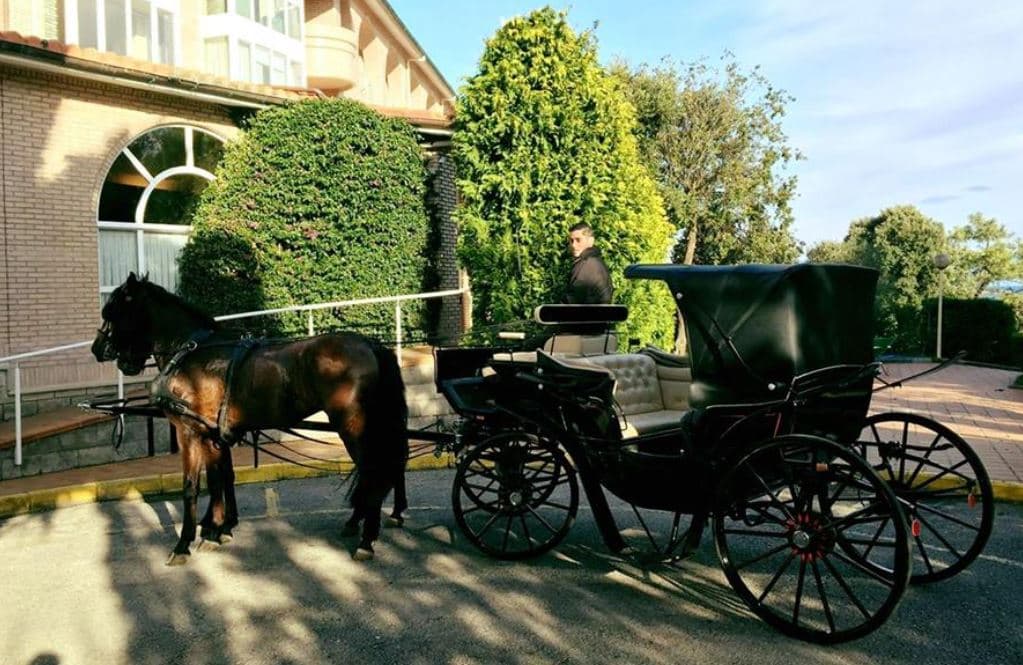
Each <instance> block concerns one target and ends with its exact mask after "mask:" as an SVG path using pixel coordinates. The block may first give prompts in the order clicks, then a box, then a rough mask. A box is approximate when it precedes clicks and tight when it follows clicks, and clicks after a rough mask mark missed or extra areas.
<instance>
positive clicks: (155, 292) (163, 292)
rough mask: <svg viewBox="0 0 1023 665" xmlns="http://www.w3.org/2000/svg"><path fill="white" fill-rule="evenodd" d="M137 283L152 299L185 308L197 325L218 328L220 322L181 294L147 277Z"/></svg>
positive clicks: (211, 328)
mask: <svg viewBox="0 0 1023 665" xmlns="http://www.w3.org/2000/svg"><path fill="white" fill-rule="evenodd" d="M139 284H140V285H144V286H145V288H146V290H147V291H148V292H149V295H150V296H152V297H153V299H154V300H156V301H157V302H159V303H160V304H162V305H173V306H175V307H177V308H179V309H183V310H185V313H186V314H187V315H189V316H190V317H191V318H193V319H195V320H196V322H197V323H198V324H199V325H201V326H203V327H205V328H209V329H210V330H219V329H220V324H219V323H217V321H216V320H215V319H214V318H213V317H212V316H210V315H209V314H207V313H206V312H204V311H203V310H202V309H200V308H199V307H196V306H195V305H193V304H192V303H190V302H188V301H187V300H185V299H184V298H182V297H181V296H178V295H175V294H173V293H171V292H170V291H168V290H167V289H165V288H163V287H162V286H160V285H159V284H154V283H153V282H150V281H149V280H148V279H142V280H140V281H139Z"/></svg>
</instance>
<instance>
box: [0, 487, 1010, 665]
mask: <svg viewBox="0 0 1023 665" xmlns="http://www.w3.org/2000/svg"><path fill="white" fill-rule="evenodd" d="M451 477H452V474H451V472H448V471H426V472H419V473H412V474H409V483H410V488H409V494H410V500H411V503H412V509H411V511H410V519H409V521H408V523H407V525H406V528H405V529H404V530H400V531H398V530H388V531H386V532H385V533H384V536H383V540H382V541H381V542H380V544H379V545H378V546H377V558H376V559H375V560H374V561H372V562H369V563H356V562H354V561H353V560H352V558H351V555H350V552H351V550H352V548H354V546H355V542H354V541H352V540H344V539H342V538H340V537H339V530H340V525H341V522H342V520H343V518H344V517H345V516H346V511H342V509H341V507H342V503H343V501H342V494H343V492H342V491H341V490H339V488H338V483H337V481H336V480H333V479H309V480H292V481H282V482H280V483H273V484H268V485H248V486H242V487H239V501H240V508H241V514H242V524H241V525H240V526H239V527H238V528H237V530H236V531H235V535H236V539H235V541H234V542H233V543H232V544H231V545H229V546H227V547H224V548H221V549H220V550H218V551H213V552H195V553H194V554H193V556H192V560H191V561H190V562H189V563H188V564H187V565H186V566H183V567H175V568H171V567H167V566H165V565H164V561H165V559H166V557H167V554H168V553H169V551H170V549H171V547H172V546H173V544H174V541H175V540H176V535H175V528H176V526H179V525H180V522H179V515H180V507H179V505H178V503H177V502H175V501H163V500H155V501H145V502H144V501H125V502H117V503H105V504H93V505H83V506H76V507H72V508H65V509H60V510H56V511H53V512H50V513H43V514H36V515H24V516H19V517H15V518H11V519H8V520H5V521H0V561H3V571H4V572H3V576H2V578H0V579H2V582H0V663H3V664H5V665H6V664H20V663H26V664H28V663H31V664H33V665H54V664H57V663H60V664H64V665H71V664H91V663H103V664H104V665H115V664H118V663H131V664H148V663H153V664H156V663H159V664H164V663H239V664H241V663H245V664H246V665H252V664H260V663H304V664H305V663H323V662H329V663H342V662H343V663H416V664H419V663H422V664H424V665H425V664H434V663H452V664H461V663H615V664H616V665H623V664H632V663H714V664H715V665H717V664H724V663H765V664H775V663H777V664H779V665H782V664H784V665H791V664H792V663H796V662H798V663H800V664H804V663H826V664H828V665H841V664H846V663H850V664H851V663H905V664H907V665H910V664H912V665H917V664H919V663H929V664H931V663H933V664H943V663H948V664H953V663H954V664H955V665H961V664H962V663H977V664H978V665H995V664H1000V663H1004V664H1010V663H1011V664H1013V665H1018V664H1019V663H1023V627H1021V624H1023V617H1021V614H1023V612H1021V610H1023V601H1021V600H1020V599H1021V597H1023V594H1021V591H1023V584H1021V581H1023V547H1021V546H1023V537H1021V534H1023V506H1021V505H1012V504H999V505H998V506H997V518H996V523H995V531H994V534H993V536H992V539H991V542H990V543H989V544H988V547H987V549H986V551H985V553H984V554H983V555H982V556H981V558H980V559H979V560H978V561H977V562H975V563H974V564H973V566H972V567H971V568H970V569H968V570H967V571H965V572H964V573H962V574H960V575H959V576H957V577H955V578H953V579H952V580H949V581H945V582H942V583H939V584H936V585H931V586H926V587H913V588H910V590H909V591H908V592H907V594H906V595H905V597H904V598H903V600H902V603H901V605H900V606H899V609H898V611H897V612H896V614H895V615H894V617H893V618H892V619H891V620H889V621H888V622H887V623H886V624H885V625H884V626H882V627H881V629H879V630H878V631H876V632H874V633H872V634H871V635H869V636H867V637H865V638H863V639H860V640H858V641H854V642H851V643H846V644H842V645H838V646H834V647H820V646H815V645H811V644H806V643H802V642H799V641H795V640H793V639H791V638H788V637H785V636H783V635H781V634H779V633H777V632H775V631H774V630H773V629H772V628H770V627H769V626H767V625H766V624H764V623H763V622H761V621H760V620H759V619H758V618H756V617H755V616H754V615H752V614H751V613H750V612H749V611H748V610H747V609H746V608H745V606H744V605H743V604H742V603H741V602H740V601H739V599H738V597H737V596H736V595H735V593H734V592H733V591H732V590H731V588H730V587H729V586H728V585H727V583H726V581H725V578H724V576H723V574H722V573H721V571H720V568H719V566H718V562H717V558H716V555H715V553H714V547H713V543H712V542H711V540H710V539H709V538H707V539H705V542H704V544H703V546H702V548H701V549H700V551H699V552H698V553H697V554H696V555H695V556H694V557H693V558H691V559H689V560H686V561H684V562H682V563H681V564H680V565H679V566H678V567H677V568H671V567H666V566H662V565H655V566H653V567H642V566H639V565H637V564H635V563H632V562H630V561H627V560H625V559H622V558H620V557H615V556H612V555H610V554H608V552H607V551H606V550H605V548H604V546H603V545H602V543H601V541H600V539H599V536H598V535H597V533H596V530H595V527H594V524H593V520H592V518H591V515H590V513H589V511H588V510H587V509H586V508H585V502H584V505H583V508H582V509H581V510H580V514H579V518H578V520H577V522H576V524H575V526H574V527H573V529H572V531H571V533H570V534H569V536H568V538H567V540H566V541H565V542H564V543H563V544H562V545H561V547H559V548H558V550H557V551H556V552H554V553H551V554H547V555H545V556H542V557H540V558H537V559H534V560H530V561H526V562H501V561H495V560H491V559H488V558H486V557H484V556H483V555H481V554H480V553H478V552H477V551H476V550H475V549H474V548H473V547H472V546H471V545H470V544H469V543H468V542H466V540H465V538H464V537H462V536H461V534H460V533H459V532H458V529H457V526H456V525H455V520H454V517H453V515H452V511H451V508H450V503H449V501H450V498H449V497H450V491H451V490H450V487H451ZM268 499H269V500H268ZM268 513H269V514H268ZM616 516H617V517H618V518H620V524H622V525H623V526H629V525H632V526H635V525H636V522H635V518H633V517H632V516H631V511H628V509H626V508H624V507H622V506H617V507H616ZM630 533H632V534H635V533H636V532H635V531H630ZM637 542H638V541H637Z"/></svg>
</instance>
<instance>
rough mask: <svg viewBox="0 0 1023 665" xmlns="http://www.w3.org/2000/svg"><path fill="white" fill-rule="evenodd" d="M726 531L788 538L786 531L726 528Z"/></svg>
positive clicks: (746, 534)
mask: <svg viewBox="0 0 1023 665" xmlns="http://www.w3.org/2000/svg"><path fill="white" fill-rule="evenodd" d="M724 532H725V533H727V534H734V535H736V536H760V537H761V538H788V537H789V536H788V534H787V533H785V532H784V531H757V530H756V529H725V530H724Z"/></svg>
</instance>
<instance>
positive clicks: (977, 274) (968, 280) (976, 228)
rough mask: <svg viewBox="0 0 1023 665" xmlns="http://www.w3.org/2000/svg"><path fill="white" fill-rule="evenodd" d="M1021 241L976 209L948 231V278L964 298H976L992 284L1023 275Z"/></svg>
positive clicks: (1022, 248) (1022, 247)
mask: <svg viewBox="0 0 1023 665" xmlns="http://www.w3.org/2000/svg"><path fill="white" fill-rule="evenodd" d="M1021 251H1023V243H1021V242H1020V241H1018V240H1017V241H1015V242H1013V236H1012V234H1011V233H1009V232H1008V230H1007V229H1006V228H1005V227H1004V226H1002V225H1001V224H999V223H998V221H997V220H996V219H994V218H993V217H984V215H982V214H981V213H979V212H975V213H973V214H972V215H970V216H969V218H968V220H967V223H966V224H965V225H964V226H960V227H956V228H955V229H953V230H952V232H951V233H950V234H949V254H950V256H951V258H952V263H951V265H950V266H949V268H948V273H949V274H948V282H949V284H951V285H954V287H953V288H954V290H955V291H954V292H955V293H956V294H957V295H960V296H961V297H965V298H979V297H980V296H981V294H982V293H984V291H985V290H986V289H988V288H989V287H991V286H992V285H993V284H995V283H997V282H1000V281H1007V280H1012V279H1017V280H1018V279H1021V278H1023V260H1021Z"/></svg>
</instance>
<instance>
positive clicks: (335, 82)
mask: <svg viewBox="0 0 1023 665" xmlns="http://www.w3.org/2000/svg"><path fill="white" fill-rule="evenodd" d="M305 52H306V78H307V79H308V85H309V87H310V88H320V89H321V90H347V89H348V88H351V87H352V86H354V85H355V81H356V79H357V78H358V62H359V57H358V56H359V47H358V43H357V41H356V37H355V32H354V31H352V30H349V29H348V28H342V27H341V26H331V25H316V24H315V23H307V24H306V26H305Z"/></svg>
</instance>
